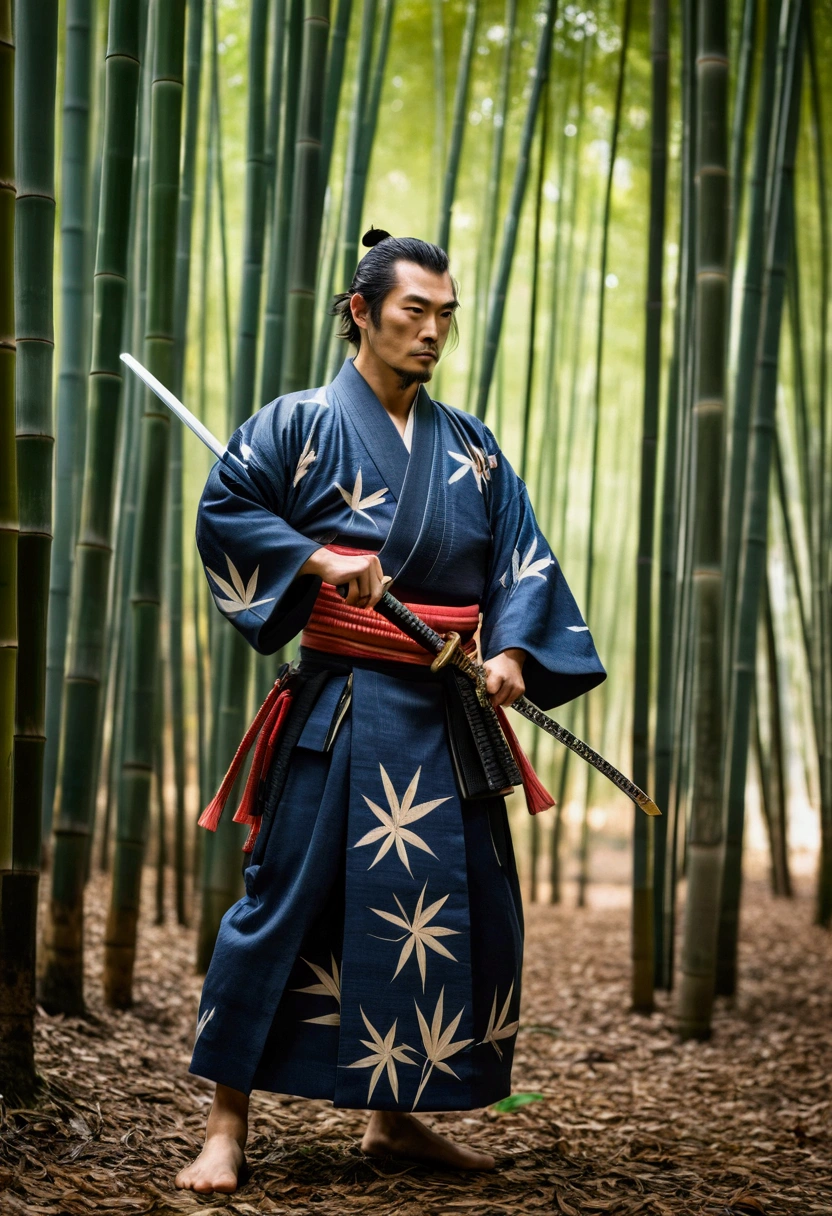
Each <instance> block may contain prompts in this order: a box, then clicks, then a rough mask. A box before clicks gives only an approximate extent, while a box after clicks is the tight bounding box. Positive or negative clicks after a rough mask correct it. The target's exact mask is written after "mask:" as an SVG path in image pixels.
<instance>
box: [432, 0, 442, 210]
mask: <svg viewBox="0 0 832 1216" xmlns="http://www.w3.org/2000/svg"><path fill="white" fill-rule="evenodd" d="M430 12H431V40H430V44H431V51H432V58H433V144H432V147H431V156H432V160H433V165H432V168H433V172H432V174H431V176H432V178H433V183H434V185H433V189H432V190H431V199H432V204H431V210H433V207H438V208H439V224H441V222H442V211H441V206H442V203H441V194H442V184H441V183H442V170H443V167H444V165H445V23H444V21H443V19H442V0H431V10H430ZM437 186H438V190H437ZM437 227H438V224H437Z"/></svg>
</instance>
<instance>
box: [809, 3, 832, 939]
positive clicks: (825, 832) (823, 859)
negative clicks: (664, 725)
mask: <svg viewBox="0 0 832 1216" xmlns="http://www.w3.org/2000/svg"><path fill="white" fill-rule="evenodd" d="M804 15H805V36H806V44H807V57H808V61H809V81H810V93H809V96H810V100H811V133H812V143H813V146H814V152H815V171H816V176H817V198H818V224H819V229H820V293H819V294H820V299H819V309H818V312H819V317H818V332H819V334H820V349H819V358H818V394H817V395H818V416H817V426H816V442H815V443H814V445H813V447H814V455H815V459H814V461H813V476H814V483H815V487H816V490H815V494H814V495H813V503H814V515H815V526H814V529H813V535H814V542H815V543H814V545H813V547H812V566H813V571H812V573H813V590H814V594H813V605H812V608H813V616H814V619H815V621H816V629H815V631H814V632H815V646H814V654H813V659H814V661H813V664H812V676H813V679H812V683H813V685H815V686H816V689H817V691H816V692H814V695H813V702H814V705H815V707H816V708H815V736H816V746H817V753H818V770H819V777H820V800H821V808H820V823H821V856H820V866H819V869H818V886H817V900H816V919H817V922H818V924H820V925H824V926H825V927H827V928H828V927H829V926H830V925H832V568H830V564H829V542H828V536H827V533H828V529H829V520H830V519H832V469H830V468H829V455H828V454H829V451H830V448H832V432H830V422H831V421H832V413H830V410H829V407H828V400H827V397H828V392H829V356H828V343H829V308H830V269H832V240H831V239H830V226H829V195H828V188H827V182H826V136H825V130H824V111H823V96H824V95H823V93H822V91H821V83H820V73H819V71H818V63H817V54H816V47H815V36H814V16H813V8H812V5H811V4H807V5H806V6H805V8H804Z"/></svg>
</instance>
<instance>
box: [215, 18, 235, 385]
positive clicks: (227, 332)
mask: <svg viewBox="0 0 832 1216" xmlns="http://www.w3.org/2000/svg"><path fill="white" fill-rule="evenodd" d="M221 114H222V104H221V99H220V58H219V32H218V28H217V0H211V130H212V132H213V141H214V164H215V168H216V174H217V204H218V210H219V228H220V252H221V262H222V298H223V322H224V324H223V336H224V339H225V342H224V348H225V381H226V383H225V391H226V401H227V402H228V403H229V405H230V402H231V395H232V391H233V390H232V385H233V380H234V377H233V373H232V370H231V358H232V356H231V303H230V292H229V286H228V264H229V259H228V239H227V232H228V225H227V224H226V218H225V161H224V158H223V150H222V120H221Z"/></svg>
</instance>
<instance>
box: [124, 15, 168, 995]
mask: <svg viewBox="0 0 832 1216" xmlns="http://www.w3.org/2000/svg"><path fill="white" fill-rule="evenodd" d="M184 50H185V0H165V3H164V4H160V5H159V8H158V11H157V13H156V37H155V40H154V61H153V83H152V86H151V116H150V123H151V136H150V205H149V215H148V247H149V262H148V284H147V318H146V330H145V348H144V355H145V358H144V362H145V364H146V365H147V367H148V368H149V369H150V370H151V371H152V372H153V374H154V375H155V376H157V377H158V378H159V379H160V380H161V381H162V383H167V384H170V383H171V382H172V380H173V377H174V375H175V369H176V347H175V340H174V316H173V313H174V303H175V298H174V288H175V265H176V235H177V233H176V230H177V205H178V196H179V147H180V134H181V125H182V93H183V79H182V77H183V60H184ZM169 434H170V416H169V414H168V411H167V410H166V409H165V407H164V406H163V405H162V404H161V402H159V401H157V399H156V398H155V396H153V395H152V394H150V393H148V394H147V395H146V397H145V401H144V412H143V415H142V436H141V449H140V453H139V498H138V510H137V513H136V535H135V540H134V547H133V560H132V570H131V597H130V598H131V606H132V613H131V623H130V635H131V637H130V657H129V671H128V679H127V696H126V724H125V744H124V759H123V764H122V772H121V781H120V785H119V801H118V820H117V839H116V850H115V856H114V859H113V886H112V893H111V898H110V910H109V915H108V920H107V929H106V933H105V956H104V994H105V998H106V1000H107V1002H108V1004H110V1005H112V1006H114V1007H117V1008H124V1007H126V1006H129V1004H130V1003H131V1000H132V987H133V965H134V962H135V952H136V931H137V922H138V913H139V899H140V893H141V875H142V863H143V860H144V851H145V841H146V836H147V820H148V811H149V800H150V784H151V776H152V771H153V735H154V732H153V717H154V715H153V706H154V697H155V690H156V677H157V668H158V654H159V610H160V600H161V582H162V568H163V553H164V548H163V543H164V521H165V502H166V494H167V485H166V482H167V472H168V462H169V458H170V450H169Z"/></svg>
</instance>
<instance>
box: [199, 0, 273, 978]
mask: <svg viewBox="0 0 832 1216" xmlns="http://www.w3.org/2000/svg"><path fill="white" fill-rule="evenodd" d="M267 24H268V0H257V4H256V6H255V7H254V8H253V9H252V27H251V35H250V42H249V78H250V83H249V98H248V136H247V169H246V205H245V229H244V238H243V274H242V287H241V297H240V313H239V320H238V325H237V342H236V352H235V364H234V388H233V395H232V399H231V418H230V429H232V430H235V429H236V428H237V427H238V426H240V425H241V424H242V423H243V422H244V421H245V420H246V418H248V417H249V415H250V414H251V412H252V410H253V408H254V384H255V374H256V367H257V359H256V356H257V338H258V329H259V317H260V294H261V280H262V266H263V241H264V226H265V201H266V165H265V119H266V96H265V69H266V63H265V41H266V29H267ZM216 658H217V662H216V667H215V676H216V684H217V687H216V695H217V698H218V702H217V703H218V712H217V713H216V715H215V716H214V720H213V726H212V739H211V750H212V753H213V756H214V758H215V774H214V776H215V781H216V783H217V784H218V783H219V780H220V779H221V777H222V774H223V773H224V772H225V769H226V767H227V766H228V764H229V763H230V762H231V758H232V757H233V755H234V750H235V748H236V746H237V744H238V743H239V740H240V738H241V737H242V734H243V731H244V730H245V714H246V708H247V705H246V695H245V690H246V689H247V687H248V681H249V676H250V671H251V649H250V647H249V645H248V643H247V642H246V640H245V638H243V637H242V635H241V634H239V633H237V631H236V630H233V629H230V628H229V627H228V626H227V625H225V624H224V625H223V626H222V631H221V633H220V634H219V635H218V639H217V649H216ZM241 690H242V692H241ZM226 818H228V817H226ZM241 845H242V839H241V832H240V829H239V827H238V826H237V825H234V826H232V827H227V828H225V829H224V830H223V831H217V832H216V833H215V834H214V835H213V836H212V837H211V839H210V840H208V841H204V842H203V848H204V855H203V856H204V868H203V884H202V909H201V915H200V924H199V937H198V945H197V969H198V970H200V971H201V970H204V969H206V968H207V963H208V961H210V956H211V953H212V951H213V948H214V941H215V940H216V935H217V932H218V930H219V924H220V920H221V919H222V917H223V915H224V914H225V912H226V911H227V909H228V908H229V907H230V905H231V904H232V903H233V902H234V900H235V899H236V897H237V894H238V889H239V883H240V876H239V869H240V864H239V849H240V848H241Z"/></svg>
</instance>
